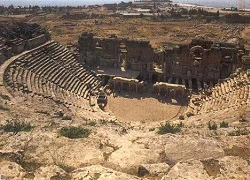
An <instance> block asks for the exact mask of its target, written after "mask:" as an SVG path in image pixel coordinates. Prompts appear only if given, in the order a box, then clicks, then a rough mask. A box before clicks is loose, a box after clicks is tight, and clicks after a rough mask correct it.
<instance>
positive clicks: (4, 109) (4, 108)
mask: <svg viewBox="0 0 250 180" xmlns="http://www.w3.org/2000/svg"><path fill="white" fill-rule="evenodd" d="M0 110H3V111H9V108H6V107H4V106H2V105H0Z"/></svg>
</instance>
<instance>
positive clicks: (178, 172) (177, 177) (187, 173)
mask: <svg viewBox="0 0 250 180" xmlns="http://www.w3.org/2000/svg"><path fill="white" fill-rule="evenodd" d="M182 179H183V180H184V179H185V180H201V179H206V180H209V179H211V178H210V177H209V175H208V174H207V172H206V171H205V169H204V167H203V164H202V163H201V162H200V161H198V160H194V161H186V162H178V163H177V164H176V165H175V166H173V167H172V169H171V170H170V171H169V173H168V174H167V175H166V176H164V177H163V178H162V179H161V180H182Z"/></svg>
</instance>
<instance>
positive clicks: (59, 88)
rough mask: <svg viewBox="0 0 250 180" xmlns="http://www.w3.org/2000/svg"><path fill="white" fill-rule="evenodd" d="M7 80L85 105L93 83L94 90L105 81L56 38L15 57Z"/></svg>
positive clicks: (23, 88)
mask: <svg viewBox="0 0 250 180" xmlns="http://www.w3.org/2000/svg"><path fill="white" fill-rule="evenodd" d="M4 82H5V83H6V85H7V86H9V87H11V88H12V89H14V90H18V91H22V92H23V93H29V94H30V93H31V94H33V95H41V96H43V97H46V98H51V99H53V100H55V101H58V102H64V103H66V104H69V105H74V106H76V107H79V108H84V109H88V108H89V107H88V106H89V105H88V101H86V99H88V92H89V88H90V85H91V89H92V90H97V89H98V88H99V87H100V85H101V81H100V79H99V78H98V77H97V76H96V74H95V73H93V72H92V71H90V70H88V69H87V68H85V67H83V66H82V65H81V64H80V63H79V62H78V61H77V60H76V59H75V58H74V55H73V53H72V52H71V51H69V50H68V49H66V48H65V47H64V46H62V45H60V44H59V43H57V42H55V41H50V42H48V43H46V44H45V45H42V46H40V47H38V48H36V49H33V50H31V51H29V52H28V53H25V54H23V55H21V56H19V57H18V58H16V59H15V60H14V61H12V62H11V63H10V64H9V65H8V67H7V68H6V70H5V72H4ZM83 100H85V101H83ZM84 102H85V104H84Z"/></svg>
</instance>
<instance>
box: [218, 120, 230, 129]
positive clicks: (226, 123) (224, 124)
mask: <svg viewBox="0 0 250 180" xmlns="http://www.w3.org/2000/svg"><path fill="white" fill-rule="evenodd" d="M228 127H229V126H228V122H225V121H222V122H221V123H220V128H228Z"/></svg>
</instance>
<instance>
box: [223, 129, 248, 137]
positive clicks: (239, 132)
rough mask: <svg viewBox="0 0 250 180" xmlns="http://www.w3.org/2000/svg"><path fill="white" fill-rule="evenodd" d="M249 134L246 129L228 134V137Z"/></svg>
mask: <svg viewBox="0 0 250 180" xmlns="http://www.w3.org/2000/svg"><path fill="white" fill-rule="evenodd" d="M249 134H250V132H249V131H248V130H247V129H237V130H236V131H233V132H230V133H228V136H243V135H249Z"/></svg>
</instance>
